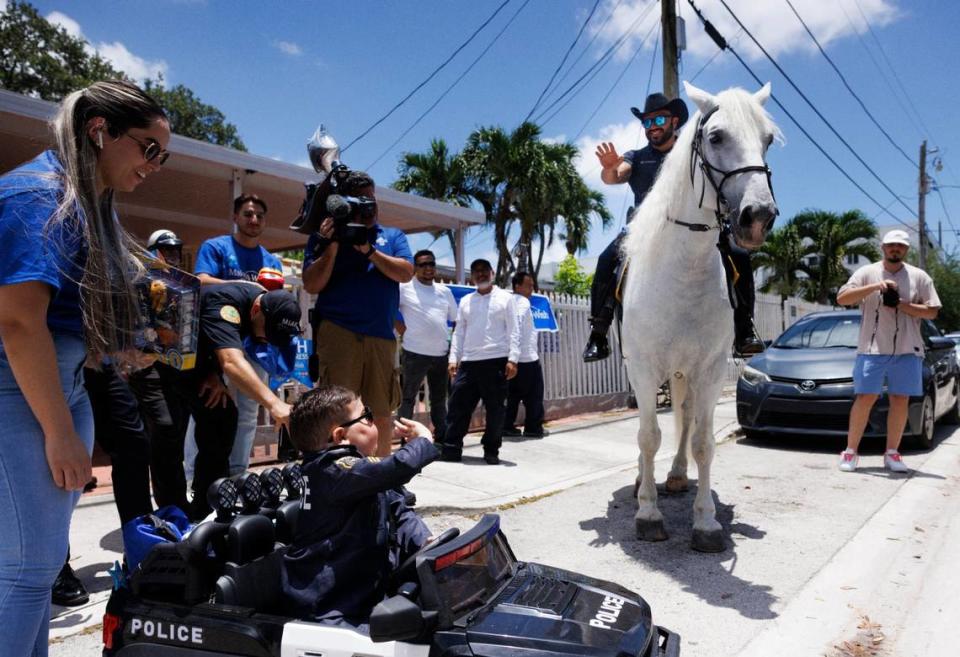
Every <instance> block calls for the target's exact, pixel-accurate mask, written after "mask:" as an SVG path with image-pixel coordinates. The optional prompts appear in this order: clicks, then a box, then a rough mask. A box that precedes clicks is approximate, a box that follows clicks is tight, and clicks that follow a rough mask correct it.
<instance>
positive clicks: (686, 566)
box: [580, 480, 777, 619]
mask: <svg viewBox="0 0 960 657" xmlns="http://www.w3.org/2000/svg"><path fill="white" fill-rule="evenodd" d="M696 492H697V489H696V482H695V481H693V480H691V482H690V490H689V491H687V492H686V493H677V494H668V493H665V492H664V490H663V488H662V487H661V486H658V500H657V504H658V506H659V508H660V511H661V513H663V519H664V524H665V526H666V530H667V533H668V534H669V536H670V538H669V539H668V540H666V541H662V542H659V543H647V542H644V541H639V540H637V538H636V537H635V535H634V514H635V513H636V509H637V503H636V500H635V499H634V497H633V486H632V485H631V486H624V487H623V488H620V489H618V490H616V491H614V493H613V496H612V498H611V499H610V500H609V501H608V503H607V513H606V515H604V516H599V517H596V518H591V519H589V520H584V521H582V522H581V523H580V528H581V529H584V530H587V531H594V532H596V534H597V537H596V538H595V539H594V540H593V541H591V544H592V545H608V544H611V543H613V544H617V545H619V546H620V548H621V549H622V550H623V551H624V553H625V554H627V555H629V556H631V557H632V558H634V559H636V560H637V561H638V562H640V563H643V564H644V565H645V566H647V567H648V568H650V569H652V570H655V571H659V572H661V573H664V574H666V575H667V576H669V577H671V578H673V579H674V580H676V581H677V582H678V583H680V585H681V586H682V587H683V590H684V591H687V592H688V593H692V594H694V595H696V596H697V597H698V598H700V599H701V600H704V601H705V602H706V603H707V604H709V605H712V606H715V607H726V608H729V609H734V610H736V611H738V612H739V613H740V615H741V616H744V617H746V618H753V619H771V618H776V617H777V614H776V613H774V611H773V609H772V607H773V604H774V603H775V602H776V601H777V598H776V596H774V595H772V594H771V593H770V591H771V587H770V586H766V585H764V584H756V583H753V582H749V581H746V580H743V579H741V578H739V577H737V576H736V575H735V574H734V571H735V570H736V565H737V553H736V550H737V546H736V541H735V540H734V537H735V536H736V537H742V538H745V539H751V540H761V539H763V538H764V536H766V532H765V531H763V530H762V529H759V528H757V527H754V526H753V525H748V524H746V523H741V522H734V521H733V505H730V504H724V503H723V502H721V501H720V500H719V498H718V497H717V494H716V493H713V502H714V504H715V505H716V508H717V521H718V522H719V523H720V524H721V525H722V527H723V533H724V537H725V543H726V548H727V549H726V550H725V551H723V552H720V553H718V554H704V553H701V552H695V551H694V550H693V549H691V547H690V541H691V537H692V534H693V499H694V496H695V495H696Z"/></svg>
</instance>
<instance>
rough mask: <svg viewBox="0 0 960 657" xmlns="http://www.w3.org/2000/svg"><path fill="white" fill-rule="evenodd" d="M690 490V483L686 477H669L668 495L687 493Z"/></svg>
mask: <svg viewBox="0 0 960 657" xmlns="http://www.w3.org/2000/svg"><path fill="white" fill-rule="evenodd" d="M689 488H690V481H689V480H688V479H687V478H686V477H667V492H668V493H686V492H687V490H688V489H689Z"/></svg>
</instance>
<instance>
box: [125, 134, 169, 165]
mask: <svg viewBox="0 0 960 657" xmlns="http://www.w3.org/2000/svg"><path fill="white" fill-rule="evenodd" d="M123 134H125V135H126V136H127V137H130V139H132V140H133V141H135V142H137V143H138V144H140V148H142V149H143V159H144V160H146V161H147V162H153V161H154V160H157V165H158V166H163V163H164V162H166V161H167V158H169V157H170V151H165V150H163V149H162V148H160V144H158V143H157V142H155V141H140V140H139V139H137V138H136V137H134V136H133V135H131V134H130V133H129V132H125V133H123ZM158 158H159V159H158Z"/></svg>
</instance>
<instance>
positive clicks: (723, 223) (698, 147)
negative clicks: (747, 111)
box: [667, 105, 776, 233]
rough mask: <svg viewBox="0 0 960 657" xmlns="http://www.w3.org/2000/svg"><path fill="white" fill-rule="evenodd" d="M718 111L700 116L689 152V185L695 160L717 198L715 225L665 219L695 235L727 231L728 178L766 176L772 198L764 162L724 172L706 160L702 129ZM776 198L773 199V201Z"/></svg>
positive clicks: (700, 205)
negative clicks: (725, 188)
mask: <svg viewBox="0 0 960 657" xmlns="http://www.w3.org/2000/svg"><path fill="white" fill-rule="evenodd" d="M718 109H720V106H719V105H715V106H713V107H712V108H711V109H710V110H708V111H707V112H705V113H704V114H703V115H701V116H700V120H699V121H698V122H697V132H696V134H695V135H694V138H693V148H692V149H691V151H690V184H691V185H694V175H695V174H696V169H697V160H699V161H700V166H699V168H700V172H701V174H702V175H703V178H704V180H707V181H709V182H710V186H711V187H713V191H714V192H716V197H717V207H716V209H715V210H714V215H715V216H716V218H717V225H716V226H710V225H709V224H698V223H692V222H688V221H680V220H679V219H672V218H670V217H667V221H670V222H671V223H675V224H677V225H678V226H683V227H684V228H686V229H687V230H690V231H693V232H696V233H705V232H707V231H708V230H712V229H713V228H718V229H719V230H720V232H721V233H723V232H724V229H726V230H727V231H729V226H730V222H729V220H728V219H726V218H725V214H724V212H723V211H724V209H727V199H726V197H725V196H724V195H723V186H724V185H725V184H726V182H727V181H728V180H730V178H732V177H733V176H737V175H739V174H741V173H749V172H750V171H759V172H761V173H764V174H766V176H767V187H769V188H770V195H771V196H773V184H772V182H771V180H770V179H771V176H772V175H773V172H772V171H770V166H769V165H768V164H767V163H766V162H764V163H763V165H751V166H745V167H740V168H738V169H731V170H730V171H724V170H723V169H721V168H720V167H718V166H715V165H714V164H713V163H712V162H710V160H708V159H707V156H706V154H705V153H704V152H703V128H704V126H706V124H707V121H709V120H710V117H712V116H713V115H714V114H715V113H716V112H717V110H718ZM714 171H715V172H717V173H718V174H720V176H721V177H720V182H719V184H718V183H717V181H715V180H714V179H713V175H712V173H711V172H714ZM706 192H707V185H706V183H704V185H703V186H702V187H701V188H700V202H699V203H698V204H697V207H698V208H702V207H703V197H704V195H705V194H706ZM775 198H776V197H774V199H775Z"/></svg>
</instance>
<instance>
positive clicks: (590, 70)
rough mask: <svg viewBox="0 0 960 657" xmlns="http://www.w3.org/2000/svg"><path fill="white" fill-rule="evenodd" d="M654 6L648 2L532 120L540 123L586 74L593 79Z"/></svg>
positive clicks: (584, 85) (581, 88) (578, 90)
mask: <svg viewBox="0 0 960 657" xmlns="http://www.w3.org/2000/svg"><path fill="white" fill-rule="evenodd" d="M655 6H656V4H650V5H648V6H647V8H646V10H644V11H643V13H641V14H640V16H638V17H637V19H636V20H634V21H633V23H631V24H630V26H629V27H628V28H627V29H626V30H625V31H624V32H623V34H621V35H620V38H618V39H617V40H616V41H615V42H614V43H613V44H612V45H611V46H610V47H609V48H607V50H606V51H605V52H604V53H603V55H601V56H600V59H598V60H597V61H596V62H594V63H593V65H592V66H591V67H590V68H588V69H587V70H586V71H585V72H584V74H583V75H581V76H580V77H579V78H577V80H576V81H575V82H574V83H573V84H571V85H570V86H569V87H567V89H566V91H564V92H563V93H562V94H560V95H559V96H558V97H557V98H556V99H555V100H554V101H553V102H552V103H550V105H548V106H547V107H546V108H544V109H543V110H542V111H541V112H540V114H538V115H537V116H536V117H534V121H535V122H537V123H541V119H542V118H543V117H544V116H545V115H546V114H547V113H548V112H550V111H551V110H552V109H553V108H554V107H555V106H556V105H558V104H559V103H560V101H562V100H563V99H564V98H566V97H567V95H568V94H570V93H571V92H573V90H574V89H575V88H576V87H577V86H578V85H580V83H581V82H583V80H584V79H585V78H587V77H588V76H591V77H590V80H592V79H593V76H596V74H597V73H599V72H600V70H602V69H603V67H604V66H606V65H607V62H609V61H610V58H611V57H612V56H613V53H615V52H616V51H617V50H619V48H620V46H621V45H623V42H624V41H625V40H626V39H627V37H629V36H630V35H631V34H633V32H634V31H635V30H636V29H637V28H638V27H639V26H640V23H641V22H642V21H643V20H644V19H645V18H646V17H647V15H648V14H649V13H650V9H651V8H652V7H655ZM591 74H592V75H591ZM590 80H587V82H586V83H584V84H583V85H582V86H580V89H577V91H576V93H574V96H576V95H577V94H578V93H580V92H581V91H582V90H583V88H584V87H586V86H587V84H589V83H590ZM571 99H572V97H571ZM554 116H556V112H554V114H553V115H551V117H550V118H551V119H552V118H553V117H554ZM543 123H545V122H543ZM541 125H542V123H541Z"/></svg>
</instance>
